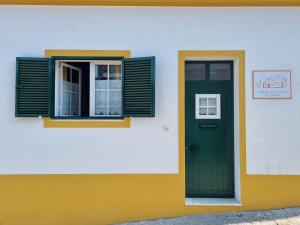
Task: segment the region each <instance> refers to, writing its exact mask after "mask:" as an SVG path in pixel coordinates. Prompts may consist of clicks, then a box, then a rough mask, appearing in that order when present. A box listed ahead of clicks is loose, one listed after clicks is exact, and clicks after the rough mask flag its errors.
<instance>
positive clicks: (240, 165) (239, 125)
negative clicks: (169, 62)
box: [178, 50, 246, 205]
mask: <svg viewBox="0 0 300 225" xmlns="http://www.w3.org/2000/svg"><path fill="white" fill-rule="evenodd" d="M178 55H179V58H178V60H179V68H178V71H179V76H178V78H179V81H178V84H179V95H178V97H179V173H180V174H181V175H182V179H183V185H184V187H183V190H184V195H185V61H186V60H198V61H201V60H203V61H221V60H232V61H233V62H234V68H233V74H234V85H233V87H234V168H235V169H234V180H235V181H234V182H235V198H234V200H235V201H232V199H231V200H230V201H228V202H226V201H223V200H221V201H218V200H217V199H193V201H191V199H187V198H186V201H185V202H186V205H240V204H241V202H242V199H243V197H242V187H243V180H244V177H245V176H246V133H245V132H246V127H245V124H246V122H245V51H243V50H241V51H185V50H182V51H179V54H178ZM214 200H216V201H214Z"/></svg>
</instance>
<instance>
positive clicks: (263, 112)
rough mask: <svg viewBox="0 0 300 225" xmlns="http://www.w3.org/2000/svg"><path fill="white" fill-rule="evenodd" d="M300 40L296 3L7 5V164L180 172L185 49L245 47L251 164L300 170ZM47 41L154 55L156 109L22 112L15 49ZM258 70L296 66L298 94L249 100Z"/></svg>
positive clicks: (17, 168)
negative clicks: (95, 116)
mask: <svg viewBox="0 0 300 225" xmlns="http://www.w3.org/2000/svg"><path fill="white" fill-rule="evenodd" d="M299 40H300V9H299V8H240V7H236V8H189V7H182V8H176V7H165V8H164V7H161V8H160V7H148V8H146V7H79V6H77V7H75V6H74V7H71V6H68V7H62V6H0V50H1V51H0V68H1V70H0V102H1V107H0V124H1V126H0V139H1V142H0V143H1V146H0V173H1V174H61V173H64V174H69V173H74V174H77V173H99V174H101V173H103V174H113V173H117V174H122V173H141V174H143V173H150V174H152V173H153V174H155V173H162V174H164V173H174V174H176V173H177V172H178V51H179V50H245V52H246V133H247V136H246V140H247V146H246V150H247V173H249V174H281V175H283V174H295V175H297V174H300V164H299V159H300V148H299V146H300V139H299V137H298V136H299V132H300V126H299V125H298V122H297V121H298V120H299V119H300V104H299V101H298V100H299V97H300V89H299V83H300V78H299V74H300V64H299V56H300V45H299ZM45 49H95V50H96V49H103V50H131V53H132V56H133V57H139V56H155V57H156V117H155V118H133V119H132V122H131V128H123V129H117V128H92V129H89V128H84V129H76V128H73V129H68V128H51V129H49V128H44V127H43V121H42V120H41V119H38V118H15V116H14V107H15V106H14V103H15V58H16V57H17V56H23V57H43V55H44V50H45ZM254 69H290V70H292V90H293V97H292V99H291V100H252V97H251V96H252V93H251V91H252V90H251V85H252V84H251V71H252V70H254ZM164 127H168V128H169V130H167V131H166V129H164Z"/></svg>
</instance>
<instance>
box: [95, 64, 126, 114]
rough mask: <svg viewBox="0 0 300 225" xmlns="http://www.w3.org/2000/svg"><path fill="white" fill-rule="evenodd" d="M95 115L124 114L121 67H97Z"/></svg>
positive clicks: (108, 65)
mask: <svg viewBox="0 0 300 225" xmlns="http://www.w3.org/2000/svg"><path fill="white" fill-rule="evenodd" d="M95 82H96V84H95V88H96V90H95V91H96V92H95V114H96V115H99V116H100V115H103V116H115V115H118V116H119V115H121V113H122V68H121V65H110V64H107V65H96V80H95Z"/></svg>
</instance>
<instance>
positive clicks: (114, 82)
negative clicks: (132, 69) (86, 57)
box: [109, 65, 122, 89]
mask: <svg viewBox="0 0 300 225" xmlns="http://www.w3.org/2000/svg"><path fill="white" fill-rule="evenodd" d="M121 87H122V81H121V65H109V88H110V89H121Z"/></svg>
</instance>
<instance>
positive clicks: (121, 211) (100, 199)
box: [0, 175, 300, 225]
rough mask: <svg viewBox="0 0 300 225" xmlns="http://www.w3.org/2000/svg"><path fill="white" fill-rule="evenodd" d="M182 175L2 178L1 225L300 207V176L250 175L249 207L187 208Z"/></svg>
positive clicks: (101, 221)
mask: <svg viewBox="0 0 300 225" xmlns="http://www.w3.org/2000/svg"><path fill="white" fill-rule="evenodd" d="M183 178H184V177H183V176H182V175H41V176H40V175H31V176H30V175H25V176H19V175H16V176H0V199H1V204H0V224H1V225H20V224H22V225H33V224H34V225H35V224H38V225H53V224H59V225H60V224H67V225H83V224H85V225H93V224H94V225H96V224H97V225H101V224H111V223H118V222H124V221H133V220H145V219H154V218H162V217H174V216H182V215H190V214H198V213H209V212H223V211H236V210H258V209H271V208H282V207H290V206H297V205H298V206H299V205H300V188H299V187H300V177H299V176H246V179H245V180H244V184H245V185H244V188H243V189H242V193H243V199H244V200H243V206H241V207H238V206H234V207H228V206H227V207H216V206H212V207H208V206H185V205H184V179H183Z"/></svg>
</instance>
